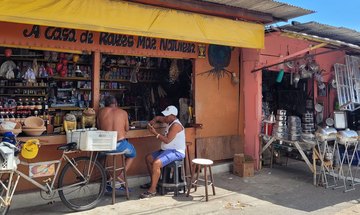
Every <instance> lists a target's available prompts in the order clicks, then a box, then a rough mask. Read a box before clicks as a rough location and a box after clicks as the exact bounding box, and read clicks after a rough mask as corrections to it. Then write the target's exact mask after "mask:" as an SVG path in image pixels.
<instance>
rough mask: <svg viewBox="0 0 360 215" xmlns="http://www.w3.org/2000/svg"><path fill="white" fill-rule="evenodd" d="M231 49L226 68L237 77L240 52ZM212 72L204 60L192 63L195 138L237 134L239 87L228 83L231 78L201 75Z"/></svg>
mask: <svg viewBox="0 0 360 215" xmlns="http://www.w3.org/2000/svg"><path fill="white" fill-rule="evenodd" d="M239 50H240V49H233V51H232V55H231V62H230V65H229V67H227V68H226V69H227V70H229V71H231V72H235V73H236V75H237V77H239V52H240V51H239ZM210 69H212V67H211V66H210V65H209V61H208V59H207V58H204V59H197V60H196V61H195V114H196V123H201V124H203V128H202V129H197V130H196V137H197V138H200V137H215V136H226V135H238V134H239V123H238V122H239V121H238V119H239V109H240V106H239V99H240V96H239V87H240V85H239V84H236V85H233V84H232V83H231V77H230V75H225V76H224V77H223V78H220V79H217V78H215V77H213V76H212V75H210V76H209V75H208V74H203V75H200V73H202V72H205V71H208V70H210Z"/></svg>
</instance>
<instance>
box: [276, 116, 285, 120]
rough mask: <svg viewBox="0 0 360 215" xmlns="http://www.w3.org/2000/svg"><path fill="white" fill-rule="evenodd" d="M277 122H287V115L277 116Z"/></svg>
mask: <svg viewBox="0 0 360 215" xmlns="http://www.w3.org/2000/svg"><path fill="white" fill-rule="evenodd" d="M276 121H286V115H277V116H276Z"/></svg>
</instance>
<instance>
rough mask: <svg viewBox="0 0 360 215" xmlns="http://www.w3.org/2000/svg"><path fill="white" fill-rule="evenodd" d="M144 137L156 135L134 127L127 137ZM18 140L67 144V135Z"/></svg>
mask: <svg viewBox="0 0 360 215" xmlns="http://www.w3.org/2000/svg"><path fill="white" fill-rule="evenodd" d="M156 130H157V131H158V132H160V133H164V131H165V128H158V129H156ZM144 137H154V135H153V134H152V133H150V132H149V131H148V130H147V129H132V130H129V131H128V132H127V135H126V138H129V139H131V138H144ZM17 139H18V140H21V141H26V140H29V139H39V141H40V143H41V145H60V144H66V143H67V141H66V135H65V134H56V135H42V136H34V137H31V136H23V137H18V138H17Z"/></svg>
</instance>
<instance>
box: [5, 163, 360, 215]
mask: <svg viewBox="0 0 360 215" xmlns="http://www.w3.org/2000/svg"><path fill="white" fill-rule="evenodd" d="M214 177H215V185H216V196H212V195H211V193H212V192H211V189H210V188H209V202H205V198H204V189H203V188H202V189H201V188H199V190H198V191H197V192H196V193H194V192H193V191H192V192H191V193H190V196H189V197H186V196H185V194H180V195H179V196H177V197H175V196H173V195H172V193H169V194H167V195H165V196H156V197H154V198H151V199H145V200H139V196H140V194H141V193H142V192H144V191H145V190H142V189H140V188H138V187H133V188H132V192H131V194H130V200H126V198H125V196H124V193H121V192H118V193H117V198H116V204H115V205H112V204H111V195H110V194H107V195H105V198H104V200H103V201H102V202H101V204H100V205H98V206H97V208H95V209H93V210H90V211H85V212H82V213H75V214H86V215H98V214H107V215H110V214H155V213H156V214H159V215H162V214H164V215H166V214H169V213H170V211H171V214H174V215H177V214H179V215H183V214H222V215H223V214H234V213H235V214H239V213H241V214H284V213H286V214H288V213H291V214H307V213H308V212H314V214H333V213H336V212H339V211H341V210H342V209H344V208H346V207H349V204H344V205H341V206H340V207H332V206H333V205H338V204H340V203H347V202H352V204H356V203H357V202H358V199H359V196H360V186H359V187H357V189H356V190H354V191H350V192H347V193H344V192H343V190H344V189H343V188H340V189H336V190H333V189H330V188H329V189H325V188H324V187H316V186H314V185H313V184H312V183H313V178H312V173H311V172H310V170H309V169H308V167H307V166H306V164H305V163H303V162H300V161H295V160H290V161H289V163H288V166H286V167H285V166H276V165H275V166H274V168H272V169H270V168H263V169H262V170H261V171H259V172H257V173H256V174H255V176H254V177H250V178H240V177H238V176H236V175H233V174H231V173H222V174H216V175H214ZM39 198H40V197H39ZM29 201H32V200H31V199H29ZM322 209H323V210H322ZM72 212H73V211H71V210H69V209H68V208H66V207H65V206H64V205H63V204H62V203H61V201H60V200H59V199H56V201H55V203H53V204H46V203H44V204H42V205H38V206H33V207H28V208H19V209H13V210H12V209H10V212H9V214H20V215H27V214H37V215H45V214H46V215H49V214H52V215H58V214H70V213H72Z"/></svg>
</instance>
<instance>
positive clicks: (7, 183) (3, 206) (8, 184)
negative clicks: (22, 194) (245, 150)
mask: <svg viewBox="0 0 360 215" xmlns="http://www.w3.org/2000/svg"><path fill="white" fill-rule="evenodd" d="M10 175H11V176H12V177H15V175H13V173H1V174H0V180H1V183H0V215H5V214H7V213H8V212H9V209H10V203H11V193H12V191H13V190H14V189H15V188H16V187H15V184H16V183H15V180H13V179H12V177H10ZM10 178H11V180H10Z"/></svg>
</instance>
